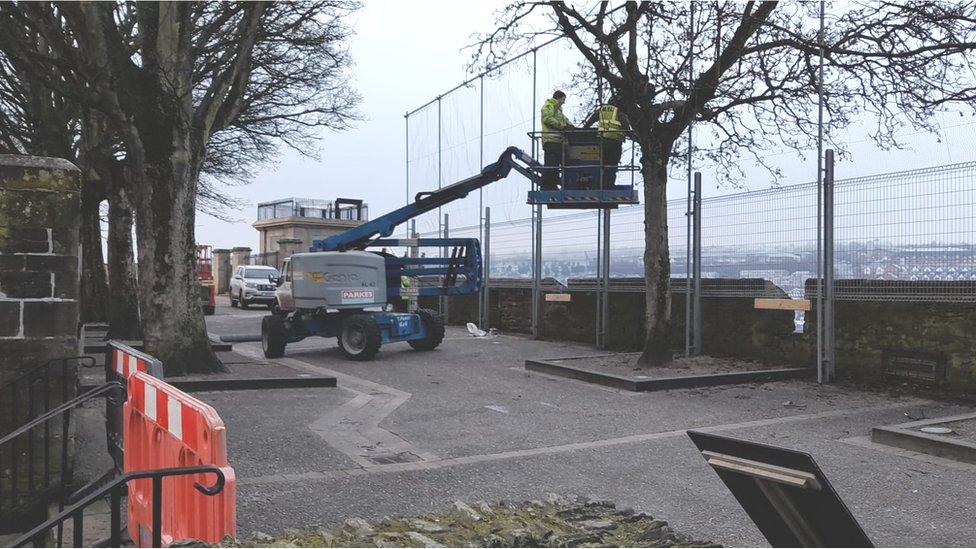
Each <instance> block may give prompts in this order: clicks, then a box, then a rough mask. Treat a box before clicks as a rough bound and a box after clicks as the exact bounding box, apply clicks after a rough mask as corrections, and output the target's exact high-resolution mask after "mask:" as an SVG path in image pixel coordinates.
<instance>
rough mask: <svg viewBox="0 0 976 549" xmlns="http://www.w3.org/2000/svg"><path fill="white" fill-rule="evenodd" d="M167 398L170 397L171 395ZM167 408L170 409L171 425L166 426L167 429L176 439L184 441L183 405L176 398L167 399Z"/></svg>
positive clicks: (169, 418)
mask: <svg viewBox="0 0 976 549" xmlns="http://www.w3.org/2000/svg"><path fill="white" fill-rule="evenodd" d="M166 396H167V397H169V395H166ZM166 406H167V408H168V409H169V417H168V418H167V419H168V420H169V425H167V426H166V429H168V430H169V432H170V433H173V436H174V437H176V438H178V439H180V440H183V404H182V403H181V402H180V401H178V400H176V399H175V398H167V399H166Z"/></svg>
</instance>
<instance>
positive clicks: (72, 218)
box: [0, 155, 81, 385]
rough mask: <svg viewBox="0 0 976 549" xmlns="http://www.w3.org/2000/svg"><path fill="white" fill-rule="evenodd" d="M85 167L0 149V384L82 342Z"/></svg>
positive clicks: (76, 349)
mask: <svg viewBox="0 0 976 549" xmlns="http://www.w3.org/2000/svg"><path fill="white" fill-rule="evenodd" d="M80 190H81V172H79V170H78V168H76V167H75V166H74V165H73V164H71V163H70V162H68V161H67V160H63V159H60V158H44V157H37V156H21V155H0V385H2V384H3V383H4V382H5V381H7V380H10V379H12V378H14V377H17V376H18V374H20V373H21V372H24V371H26V370H28V369H30V368H32V367H35V366H38V365H40V364H43V363H44V362H46V361H47V360H50V359H52V358H61V357H69V356H76V355H79V354H81V353H80V347H79V344H78V281H79V277H78V266H79V261H80V258H79V256H80V250H79V240H78V230H79V226H80V223H79V193H80Z"/></svg>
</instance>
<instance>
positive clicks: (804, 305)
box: [754, 297, 810, 311]
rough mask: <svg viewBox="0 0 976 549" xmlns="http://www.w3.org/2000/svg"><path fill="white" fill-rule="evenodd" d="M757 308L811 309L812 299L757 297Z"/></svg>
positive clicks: (755, 305)
mask: <svg viewBox="0 0 976 549" xmlns="http://www.w3.org/2000/svg"><path fill="white" fill-rule="evenodd" d="M754 307H755V308H756V309H777V310H787V311H809V310H810V300H809V299H789V298H785V299H774V298H766V297H757V298H756V302H755V304H754Z"/></svg>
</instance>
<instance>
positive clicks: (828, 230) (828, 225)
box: [823, 149, 836, 382]
mask: <svg viewBox="0 0 976 549" xmlns="http://www.w3.org/2000/svg"><path fill="white" fill-rule="evenodd" d="M823 315H824V381H825V382H830V381H832V380H833V379H834V370H835V366H836V363H835V362H834V354H835V350H836V339H835V337H834V151H833V149H827V150H826V151H824V309H823Z"/></svg>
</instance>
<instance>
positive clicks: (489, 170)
mask: <svg viewBox="0 0 976 549" xmlns="http://www.w3.org/2000/svg"><path fill="white" fill-rule="evenodd" d="M519 162H521V164H520V163H519ZM522 164H524V166H523V165H522ZM541 167H542V166H541V165H540V164H539V163H538V162H537V161H536V160H535V159H533V158H532V157H531V156H529V155H527V154H525V153H524V152H522V150H521V149H519V148H518V147H509V148H507V149H505V152H503V153H502V154H501V156H499V157H498V161H497V162H493V163H491V164H488V165H487V166H485V167H484V169H482V170H481V173H479V174H478V175H475V176H472V177H469V178H467V179H463V180H461V181H458V182H457V183H453V184H451V185H448V186H447V187H443V188H441V189H438V190H436V191H430V192H421V193H417V195H416V197H415V198H414V202H413V203H411V204H407V205H406V206H404V207H402V208H399V209H396V210H393V211H392V212H390V213H388V214H386V215H382V216H380V217H377V218H376V219H374V220H372V221H368V222H366V223H363V224H362V225H359V226H358V227H354V228H352V229H349V230H348V231H345V232H343V233H340V234H337V235H334V236H330V237H328V238H325V239H323V240H316V241H314V242H312V247H311V249H310V250H309V251H311V252H331V251H340V252H341V251H346V250H362V249H364V248H366V247H368V246H370V245H375V244H374V243H373V242H371V240H372V239H373V238H375V237H387V236H390V235H391V234H393V230H394V229H395V228H396V227H397V225H400V224H402V223H405V222H407V221H409V220H411V219H413V218H415V217H417V216H419V215H423V214H425V213H427V212H429V211H431V210H435V209H437V208H440V207H441V206H443V205H445V204H449V203H451V202H454V201H455V200H460V199H462V198H464V197H466V196H468V193H470V192H471V191H476V190H478V189H480V188H482V187H484V186H486V185H489V184H491V183H494V182H495V181H498V180H500V179H504V178H505V177H507V176H508V174H509V173H510V172H511V170H512V169H513V168H514V169H515V170H516V171H517V172H519V173H521V174H522V175H524V176H525V177H527V178H529V179H530V180H531V181H535V182H538V181H539V180H540V177H539V175H538V173H536V172H535V171H533V170H535V169H538V168H541ZM431 240H433V239H431Z"/></svg>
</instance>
